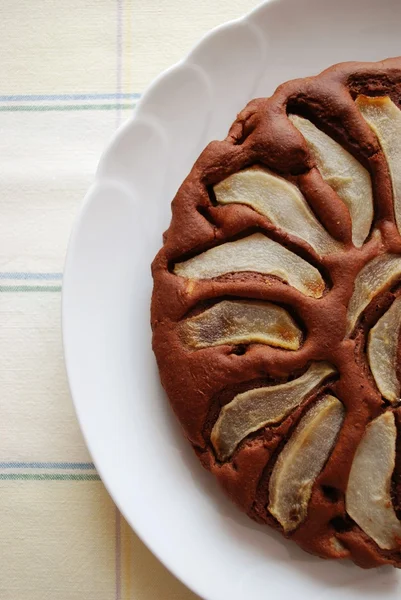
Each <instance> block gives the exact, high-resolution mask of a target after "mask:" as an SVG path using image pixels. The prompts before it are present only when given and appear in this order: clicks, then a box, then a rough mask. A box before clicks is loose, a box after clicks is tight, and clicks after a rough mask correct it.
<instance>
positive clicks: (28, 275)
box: [0, 271, 63, 280]
mask: <svg viewBox="0 0 401 600" xmlns="http://www.w3.org/2000/svg"><path fill="white" fill-rule="evenodd" d="M62 278H63V274H62V273H24V272H17V271H14V272H10V273H4V272H3V273H0V279H18V280H21V279H46V280H51V279H62Z"/></svg>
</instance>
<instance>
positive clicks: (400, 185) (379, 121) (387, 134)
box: [356, 96, 401, 232]
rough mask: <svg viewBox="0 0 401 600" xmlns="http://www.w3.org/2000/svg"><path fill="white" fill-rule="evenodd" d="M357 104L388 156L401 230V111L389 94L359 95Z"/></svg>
mask: <svg viewBox="0 0 401 600" xmlns="http://www.w3.org/2000/svg"><path fill="white" fill-rule="evenodd" d="M356 104H357V106H358V108H359V110H360V111H361V113H362V116H363V118H364V119H365V120H366V122H367V123H368V125H369V127H370V128H371V129H372V130H373V131H374V133H375V134H376V136H377V139H378V140H379V143H380V145H381V148H382V150H383V154H384V156H385V157H386V160H387V164H388V168H389V171H390V176H391V181H392V185H393V196H394V213H395V220H396V223H397V227H398V231H400V232H401V111H400V110H399V109H398V108H397V106H396V105H395V104H394V102H392V100H390V98H389V97H388V96H381V97H368V96H358V98H357V99H356Z"/></svg>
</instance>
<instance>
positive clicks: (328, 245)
mask: <svg viewBox="0 0 401 600" xmlns="http://www.w3.org/2000/svg"><path fill="white" fill-rule="evenodd" d="M214 193H215V195H216V200H217V202H219V203H220V204H231V203H236V204H246V205H247V206H250V207H252V208H253V209H254V210H256V212H258V213H260V214H261V215H264V216H265V217H267V218H268V219H269V220H270V221H271V222H272V223H273V224H274V225H276V226H277V227H280V228H281V229H282V230H283V231H285V232H286V233H290V234H291V235H295V236H297V237H299V238H301V239H303V240H305V242H308V244H309V245H310V246H312V248H313V249H314V250H316V252H317V253H318V254H320V255H325V254H329V253H331V252H335V251H336V250H337V251H338V250H339V249H340V248H341V244H340V243H339V242H336V241H335V240H334V239H333V238H332V237H331V236H330V235H329V234H328V233H327V231H326V230H325V229H324V227H323V226H322V225H321V224H320V223H319V221H318V220H317V219H316V217H315V215H314V214H313V212H312V211H311V209H310V208H309V205H308V203H307V202H306V200H305V198H304V197H303V195H302V194H301V192H300V191H299V189H298V188H297V187H296V186H295V185H293V184H292V183H290V182H288V181H286V180H285V179H283V178H282V177H279V176H278V175H274V174H273V173H270V172H269V171H265V170H262V169H245V170H244V171H239V172H238V173H234V175H231V176H230V177H227V179H224V180H223V181H221V182H220V183H218V184H217V185H215V186H214Z"/></svg>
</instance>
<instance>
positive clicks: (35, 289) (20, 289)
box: [0, 285, 61, 292]
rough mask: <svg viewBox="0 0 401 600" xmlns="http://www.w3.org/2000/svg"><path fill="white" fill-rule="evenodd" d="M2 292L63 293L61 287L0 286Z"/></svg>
mask: <svg viewBox="0 0 401 600" xmlns="http://www.w3.org/2000/svg"><path fill="white" fill-rule="evenodd" d="M0 292H61V285H0Z"/></svg>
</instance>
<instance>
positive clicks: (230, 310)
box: [181, 300, 302, 350]
mask: <svg viewBox="0 0 401 600" xmlns="http://www.w3.org/2000/svg"><path fill="white" fill-rule="evenodd" d="M181 331H182V335H183V337H184V339H185V340H186V342H187V343H188V344H189V345H190V346H192V348H197V349H198V348H207V347H209V346H218V345H221V344H251V343H259V344H268V345H270V346H278V347H279V348H285V349H286V350H298V348H299V346H300V344H301V339H302V332H301V330H300V329H299V327H298V326H297V325H296V323H295V321H294V319H293V318H292V317H291V316H290V315H289V313H288V312H287V311H286V310H284V308H281V306H277V305H276V304H271V303H270V302H257V301H253V302H252V301H249V300H238V301H236V300H223V301H222V302H219V303H218V304H215V305H214V306H212V308H209V309H208V310H205V311H204V312H202V313H201V314H199V315H196V316H195V317H192V318H190V319H187V320H186V321H185V322H184V323H183V325H182V330H181Z"/></svg>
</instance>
